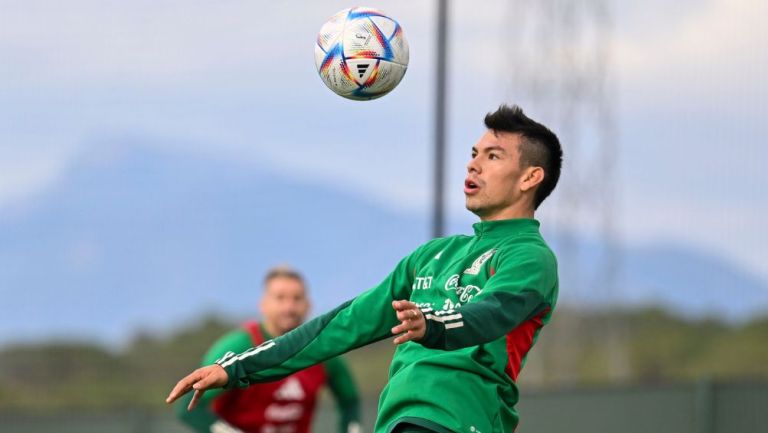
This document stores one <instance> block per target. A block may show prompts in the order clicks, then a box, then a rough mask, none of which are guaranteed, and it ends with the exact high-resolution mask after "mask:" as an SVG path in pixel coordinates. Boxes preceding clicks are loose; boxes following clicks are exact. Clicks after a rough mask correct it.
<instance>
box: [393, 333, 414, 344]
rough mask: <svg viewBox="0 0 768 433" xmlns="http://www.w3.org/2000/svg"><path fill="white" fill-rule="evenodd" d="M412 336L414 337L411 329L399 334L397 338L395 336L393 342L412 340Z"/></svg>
mask: <svg viewBox="0 0 768 433" xmlns="http://www.w3.org/2000/svg"><path fill="white" fill-rule="evenodd" d="M413 337H414V333H413V331H408V332H406V333H405V334H402V335H399V336H398V337H397V338H395V340H394V343H395V344H403V343H405V342H408V341H411V340H413Z"/></svg>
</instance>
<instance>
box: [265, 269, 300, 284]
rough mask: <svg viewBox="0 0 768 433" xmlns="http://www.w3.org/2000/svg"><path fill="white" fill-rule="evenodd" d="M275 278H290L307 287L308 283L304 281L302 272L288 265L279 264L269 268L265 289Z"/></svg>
mask: <svg viewBox="0 0 768 433" xmlns="http://www.w3.org/2000/svg"><path fill="white" fill-rule="evenodd" d="M275 278H290V279H293V280H296V281H298V282H299V283H301V285H302V286H304V288H305V289H306V287H307V283H306V282H305V281H304V276H303V275H301V272H299V271H297V270H296V269H294V268H292V267H290V266H288V265H277V266H274V267H272V268H270V269H268V270H267V274H266V275H265V276H264V289H266V288H267V285H269V282H270V281H272V280H274V279H275Z"/></svg>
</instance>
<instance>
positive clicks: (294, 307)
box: [177, 266, 360, 433]
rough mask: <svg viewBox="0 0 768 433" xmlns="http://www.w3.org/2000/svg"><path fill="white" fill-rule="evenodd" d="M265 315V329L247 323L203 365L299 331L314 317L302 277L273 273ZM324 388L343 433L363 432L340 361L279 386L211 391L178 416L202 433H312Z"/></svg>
mask: <svg viewBox="0 0 768 433" xmlns="http://www.w3.org/2000/svg"><path fill="white" fill-rule="evenodd" d="M260 309H261V316H262V322H261V323H258V322H246V323H244V324H243V325H242V326H241V327H240V328H239V329H236V330H233V331H232V332H230V333H228V334H227V335H225V336H223V337H222V338H221V339H219V340H218V341H217V342H216V343H214V344H213V346H212V347H211V348H210V350H208V353H206V354H205V357H204V359H203V365H209V364H212V363H213V362H214V361H215V360H216V359H218V358H220V357H222V356H224V354H226V353H227V352H229V351H233V352H243V351H245V350H247V349H248V348H249V347H251V346H258V345H260V344H262V343H264V342H265V341H268V340H271V339H273V338H277V337H280V336H281V335H283V334H285V333H286V332H288V331H290V330H292V329H294V328H296V327H297V326H299V325H300V324H301V323H302V322H303V321H304V319H305V318H306V315H307V312H308V311H309V299H308V298H307V289H306V284H305V282H304V278H303V277H302V275H301V274H300V273H298V272H297V271H296V270H293V269H291V268H289V267H284V266H280V267H276V268H273V269H271V270H269V271H268V272H267V275H266V277H265V278H264V293H263V295H262V298H261V303H260ZM323 385H328V387H329V388H330V390H331V393H332V394H333V396H334V397H335V399H336V406H337V407H338V409H339V418H340V419H339V421H340V422H339V427H340V429H339V430H340V432H341V433H353V432H358V431H359V425H360V424H359V421H360V419H359V418H360V417H359V413H360V404H359V399H358V394H357V389H356V387H355V384H354V381H353V379H352V376H351V374H350V373H349V371H348V370H347V367H346V365H345V364H344V362H343V361H342V360H341V358H338V357H336V358H330V359H328V360H327V361H325V362H324V363H322V364H317V365H314V366H312V367H309V368H306V369H304V370H301V371H298V372H296V373H294V374H292V375H290V376H287V377H284V378H282V379H280V380H277V381H275V382H270V383H264V384H259V385H255V386H251V387H248V388H245V389H233V390H229V391H225V390H223V389H217V390H215V391H211V392H209V393H207V394H206V395H205V396H204V397H203V398H202V399H201V400H200V403H199V404H198V405H197V406H196V407H195V408H193V409H192V410H190V411H187V410H186V409H187V406H188V404H189V398H187V399H184V400H183V401H182V402H180V404H178V405H177V414H178V416H179V418H180V419H181V420H182V421H183V422H184V423H185V424H187V425H188V426H189V427H190V428H192V429H193V430H194V431H198V432H212V433H237V432H253V433H308V432H309V429H310V425H311V423H312V415H313V412H314V409H315V402H316V399H317V394H318V392H319V391H320V389H321V388H322V386H323ZM190 397H191V396H190Z"/></svg>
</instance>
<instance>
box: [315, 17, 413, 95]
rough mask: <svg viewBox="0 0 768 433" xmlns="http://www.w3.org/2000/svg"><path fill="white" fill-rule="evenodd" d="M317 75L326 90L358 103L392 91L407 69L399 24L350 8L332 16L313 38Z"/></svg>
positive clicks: (406, 59) (405, 44)
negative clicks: (315, 39)
mask: <svg viewBox="0 0 768 433" xmlns="http://www.w3.org/2000/svg"><path fill="white" fill-rule="evenodd" d="M315 66H317V73H318V74H319V75H320V78H322V80H323V82H324V83H325V85H326V86H328V88H329V89H331V90H333V91H334V92H335V93H336V94H338V95H341V96H343V97H345V98H349V99H355V100H358V101H363V100H368V99H376V98H379V97H382V96H384V95H386V94H387V93H389V92H390V91H391V90H392V89H394V88H395V87H396V86H397V85H398V83H400V80H402V78H403V75H405V70H406V68H407V67H408V42H406V40H405V37H404V36H403V29H402V27H400V24H398V23H397V21H395V20H393V19H392V18H390V17H388V16H386V15H385V14H384V13H383V12H381V11H378V10H376V9H371V8H364V7H354V8H351V9H344V10H343V11H341V12H339V13H337V14H335V15H334V16H332V17H331V18H330V19H329V20H328V21H327V22H326V23H325V24H323V27H321V28H320V33H319V34H318V35H317V43H316V44H315Z"/></svg>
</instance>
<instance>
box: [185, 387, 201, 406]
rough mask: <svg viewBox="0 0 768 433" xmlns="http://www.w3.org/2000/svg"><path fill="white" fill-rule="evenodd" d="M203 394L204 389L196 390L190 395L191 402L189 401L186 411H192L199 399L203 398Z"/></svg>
mask: <svg viewBox="0 0 768 433" xmlns="http://www.w3.org/2000/svg"><path fill="white" fill-rule="evenodd" d="M203 393H205V390H204V389H196V390H195V393H194V394H193V395H192V400H190V401H189V404H188V405H187V410H192V409H194V408H195V406H197V403H198V402H199V401H200V398H201V397H202V396H203Z"/></svg>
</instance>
